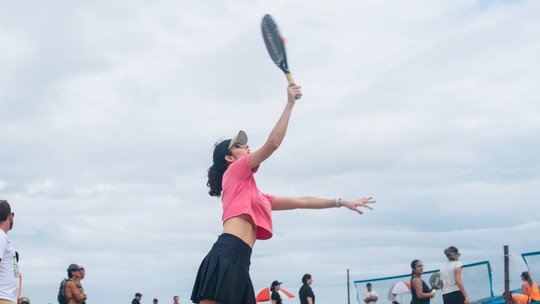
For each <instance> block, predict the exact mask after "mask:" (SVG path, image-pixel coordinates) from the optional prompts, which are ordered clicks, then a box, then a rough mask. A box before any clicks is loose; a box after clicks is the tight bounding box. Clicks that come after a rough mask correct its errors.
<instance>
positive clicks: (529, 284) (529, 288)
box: [512, 271, 540, 304]
mask: <svg viewBox="0 0 540 304" xmlns="http://www.w3.org/2000/svg"><path fill="white" fill-rule="evenodd" d="M521 280H522V281H523V283H522V284H521V290H522V291H523V294H521V293H514V294H512V302H513V303H514V304H527V303H530V302H532V301H540V292H539V291H538V285H536V282H535V281H534V280H533V279H532V277H531V275H530V274H529V272H528V271H524V272H522V273H521Z"/></svg>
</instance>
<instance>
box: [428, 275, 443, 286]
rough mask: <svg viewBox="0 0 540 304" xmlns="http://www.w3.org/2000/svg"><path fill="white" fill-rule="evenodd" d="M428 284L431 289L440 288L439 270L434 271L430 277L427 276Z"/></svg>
mask: <svg viewBox="0 0 540 304" xmlns="http://www.w3.org/2000/svg"><path fill="white" fill-rule="evenodd" d="M429 284H430V285H431V288H433V289H439V288H441V286H440V284H441V274H440V273H439V272H434V273H433V274H432V275H431V277H429Z"/></svg>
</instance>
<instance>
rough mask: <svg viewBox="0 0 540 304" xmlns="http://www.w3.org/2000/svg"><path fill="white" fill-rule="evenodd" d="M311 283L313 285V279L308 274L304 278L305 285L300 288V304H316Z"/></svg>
mask: <svg viewBox="0 0 540 304" xmlns="http://www.w3.org/2000/svg"><path fill="white" fill-rule="evenodd" d="M311 283H313V278H312V277H311V275H310V274H309V273H306V274H305V275H304V276H303V277H302V284H304V285H302V287H300V291H299V292H298V294H299V296H300V304H315V294H314V293H313V290H312V289H311V286H310V285H311Z"/></svg>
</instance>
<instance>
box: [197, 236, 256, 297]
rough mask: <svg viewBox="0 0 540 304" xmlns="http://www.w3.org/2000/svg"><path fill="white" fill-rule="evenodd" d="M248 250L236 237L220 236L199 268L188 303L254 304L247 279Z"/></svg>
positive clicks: (246, 245) (249, 252)
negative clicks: (204, 301)
mask: <svg viewBox="0 0 540 304" xmlns="http://www.w3.org/2000/svg"><path fill="white" fill-rule="evenodd" d="M250 259H251V247H249V245H248V244H246V243H245V242H244V241H242V240H241V239H239V238H238V237H236V236H234V235H232V234H227V233H224V234H222V235H220V236H219V238H218V240H217V241H216V243H215V244H214V246H212V249H210V252H209V253H208V254H207V255H206V257H205V258H204V260H203V261H202V263H201V266H199V271H198V272H197V278H196V279H195V284H194V286H193V291H192V292H191V301H193V303H199V301H201V300H211V301H216V302H218V303H220V304H256V302H255V291H254V290H253V284H252V283H251V278H250V277H249V265H250V264H251V261H250Z"/></svg>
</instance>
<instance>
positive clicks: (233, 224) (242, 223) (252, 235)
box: [223, 215, 257, 248]
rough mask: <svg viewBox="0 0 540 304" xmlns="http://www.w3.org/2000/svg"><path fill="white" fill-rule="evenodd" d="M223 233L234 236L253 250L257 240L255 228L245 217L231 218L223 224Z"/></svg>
mask: <svg viewBox="0 0 540 304" xmlns="http://www.w3.org/2000/svg"><path fill="white" fill-rule="evenodd" d="M223 233H229V234H232V235H234V236H236V237H238V238H239V239H241V240H242V241H244V242H245V243H246V244H248V245H249V247H251V248H253V245H255V240H256V239H257V232H256V231H255V226H254V225H253V223H252V222H251V220H250V219H249V217H247V216H245V215H239V216H235V217H231V218H230V219H228V220H226V221H225V223H223Z"/></svg>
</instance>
